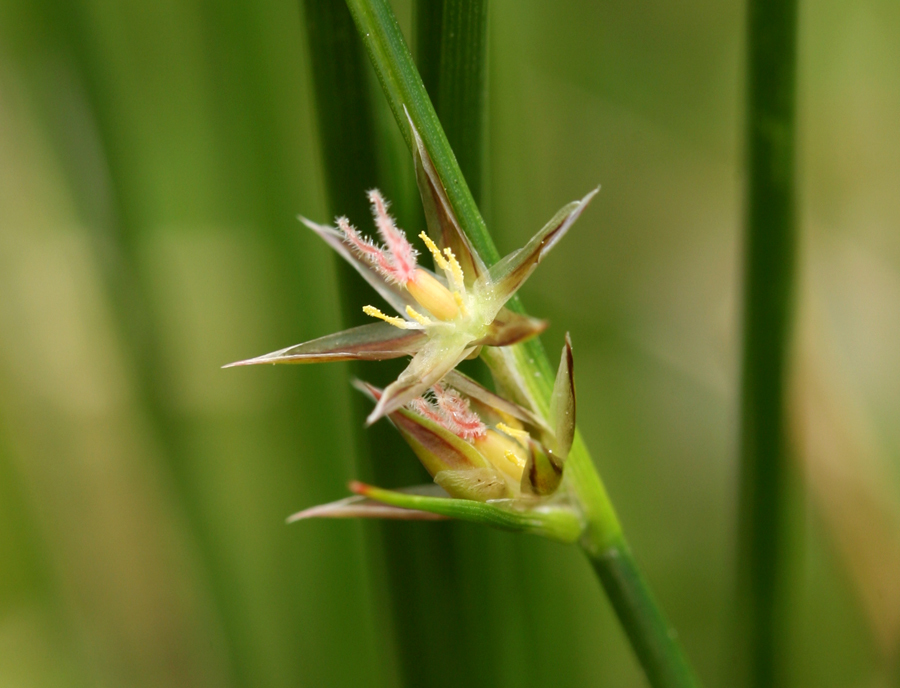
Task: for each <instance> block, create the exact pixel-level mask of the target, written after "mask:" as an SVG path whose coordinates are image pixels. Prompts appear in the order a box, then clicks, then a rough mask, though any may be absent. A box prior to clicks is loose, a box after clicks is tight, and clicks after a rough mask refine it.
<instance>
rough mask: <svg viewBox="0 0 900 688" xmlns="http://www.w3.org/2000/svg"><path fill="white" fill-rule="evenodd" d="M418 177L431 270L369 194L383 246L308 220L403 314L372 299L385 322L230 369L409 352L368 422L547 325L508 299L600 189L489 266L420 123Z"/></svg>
mask: <svg viewBox="0 0 900 688" xmlns="http://www.w3.org/2000/svg"><path fill="white" fill-rule="evenodd" d="M412 133H413V136H414V139H415V142H416V153H415V156H414V157H415V162H416V176H417V180H418V183H419V191H420V194H421V196H422V202H423V205H424V209H425V216H426V220H427V224H428V229H429V232H430V236H429V234H426V233H425V232H422V233H420V234H419V237H420V238H421V239H422V241H423V242H424V244H425V246H426V247H427V249H428V251H429V252H430V253H431V256H432V259H433V262H434V271H431V270H429V269H427V268H425V267H422V266H421V265H419V262H418V252H417V251H416V250H415V248H413V246H412V244H411V243H410V242H409V240H408V238H407V236H406V234H405V233H404V232H403V231H402V230H401V229H399V228H398V227H397V225H396V223H395V221H394V219H393V218H392V217H391V215H390V213H389V212H388V203H387V201H386V200H385V199H384V197H383V196H382V195H381V193H380V192H379V191H377V190H375V189H373V190H372V191H369V201H370V203H371V206H372V214H373V216H374V219H375V226H376V229H377V232H378V237H379V239H380V241H381V243H378V242H376V241H373V240H372V239H371V238H369V237H365V236H363V235H362V234H360V232H359V231H358V230H357V229H356V228H355V227H353V226H352V225H351V224H350V222H349V220H348V219H347V218H345V217H339V218H337V221H336V226H335V227H329V226H325V225H320V224H317V223H315V222H312V221H310V220H307V219H306V218H302V217H301V218H300V219H301V221H302V222H303V223H304V224H305V225H306V226H307V227H309V228H310V229H311V230H313V231H314V232H315V233H316V234H318V235H319V236H320V237H321V238H322V239H323V240H324V241H325V242H326V243H328V245H329V246H331V247H332V248H333V249H334V250H335V251H337V252H338V253H339V254H340V255H341V257H343V258H344V259H346V260H347V261H348V262H349V263H350V264H351V265H353V267H354V268H355V269H356V270H357V271H358V272H359V273H360V274H361V275H362V276H363V277H364V278H365V279H366V280H367V281H368V282H369V284H371V285H372V287H374V288H375V290H376V291H377V292H378V293H379V294H380V295H381V296H382V297H383V298H384V300H385V301H386V302H387V303H388V304H389V305H390V306H391V307H392V308H393V309H394V310H395V311H396V312H397V315H388V314H385V313H383V312H382V311H381V310H379V309H378V308H376V307H375V306H372V305H367V306H365V307H364V308H363V311H364V312H365V313H366V314H368V315H370V316H372V317H373V318H375V319H377V320H379V321H380V322H375V323H372V324H369V325H363V326H361V327H355V328H352V329H350V330H345V331H343V332H338V333H336V334H331V335H327V336H325V337H321V338H319V339H315V340H312V341H309V342H306V343H303V344H298V345H296V346H291V347H288V348H286V349H281V350H279V351H275V352H273V353H270V354H265V355H263V356H258V357H256V358H251V359H248V360H245V361H238V362H237V363H231V364H229V366H226V367H230V366H241V365H255V364H261V363H317V362H321V361H342V360H353V359H356V360H385V359H390V358H399V357H403V356H412V360H411V362H410V364H409V366H408V367H407V368H406V369H405V370H404V371H403V372H402V373H401V374H400V376H399V377H398V378H397V380H396V381H395V382H393V383H391V384H390V385H388V387H387V388H385V390H384V391H383V393H381V394H380V395H379V398H378V401H377V403H376V405H375V408H374V410H373V411H372V413H371V414H370V415H369V417H368V418H367V422H368V423H369V424H371V423H373V422H375V421H376V420H378V419H379V418H381V417H382V416H385V415H388V414H391V413H394V412H395V411H397V410H398V409H401V408H403V407H404V406H406V405H407V404H409V403H410V402H411V401H413V400H414V399H416V398H417V397H420V396H421V395H423V394H424V393H425V392H426V390H428V389H430V388H432V387H433V386H434V385H435V384H437V383H439V382H440V380H441V379H442V378H443V377H444V376H445V375H446V374H447V373H448V372H450V371H451V370H453V369H454V368H455V367H456V366H457V364H459V362H460V361H462V360H463V359H465V358H467V357H471V356H475V355H477V354H478V351H479V350H480V347H482V346H491V347H504V346H508V345H510V344H515V343H517V342H520V341H523V340H525V339H527V338H529V337H532V336H534V335H536V334H538V333H540V332H541V331H543V330H544V329H545V328H546V322H544V321H541V320H536V319H534V318H530V317H528V316H525V315H521V314H518V313H515V312H513V311H511V310H509V309H508V308H506V306H505V304H506V302H507V301H509V299H510V298H512V296H513V294H515V293H516V291H517V290H518V289H519V287H521V286H522V284H523V283H524V282H525V280H526V279H528V277H529V276H530V275H531V273H532V272H533V271H534V269H535V268H536V267H537V265H538V263H540V262H541V260H542V259H543V258H544V256H546V255H547V253H548V252H549V251H550V249H552V248H553V246H555V245H556V242H558V241H559V240H560V239H561V238H562V237H563V236H564V235H565V233H566V232H567V231H568V230H569V228H570V227H571V226H572V224H573V223H574V222H575V220H576V219H577V218H578V216H579V215H580V214H581V212H582V211H583V210H584V208H585V207H586V206H587V204H588V203H589V202H590V200H591V198H593V196H594V194H595V193H596V192H597V191H596V190H594V191H592V192H591V193H589V194H588V195H587V196H585V197H584V198H583V199H581V200H580V201H575V202H572V203H569V204H568V205H566V206H565V207H564V208H562V209H561V210H560V211H559V212H558V213H557V214H556V215H555V216H554V217H553V218H552V219H551V220H550V222H548V223H547V224H546V225H545V226H544V227H543V229H541V230H540V231H539V232H538V233H537V234H536V235H535V236H534V237H532V239H531V240H530V241H529V242H528V243H527V244H526V245H525V246H524V247H523V248H521V249H519V250H518V251H514V252H513V253H511V254H509V255H508V256H506V257H505V258H503V259H502V260H500V261H499V262H498V263H497V264H496V265H494V266H493V267H491V268H487V267H486V266H485V264H484V262H483V261H482V259H481V258H480V257H479V255H478V254H477V253H476V252H475V250H474V249H473V248H472V246H471V244H470V242H469V241H468V239H467V238H466V236H465V234H464V233H463V232H462V230H461V229H460V226H459V223H458V222H457V220H456V218H455V216H454V214H453V210H452V208H451V206H450V203H449V201H448V199H447V195H446V193H445V191H444V187H443V186H442V184H441V182H440V179H439V178H438V176H437V174H436V172H435V171H434V168H433V166H432V163H431V160H430V158H429V157H428V153H427V152H426V150H425V147H424V145H423V143H422V140H421V138H420V137H419V135H418V132H416V130H415V128H413V130H412Z"/></svg>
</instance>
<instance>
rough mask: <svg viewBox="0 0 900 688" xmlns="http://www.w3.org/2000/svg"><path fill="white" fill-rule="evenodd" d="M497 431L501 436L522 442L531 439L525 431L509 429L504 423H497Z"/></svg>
mask: <svg viewBox="0 0 900 688" xmlns="http://www.w3.org/2000/svg"><path fill="white" fill-rule="evenodd" d="M497 429H498V430H499V431H500V432H502V433H503V434H505V435H509V436H510V437H512V438H515V439H517V440H520V441H522V442H528V440H529V439H531V435H529V434H528V433H527V432H526V431H525V430H516V429H515V428H511V427H509V426H508V425H507V424H506V423H497Z"/></svg>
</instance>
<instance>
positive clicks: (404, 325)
mask: <svg viewBox="0 0 900 688" xmlns="http://www.w3.org/2000/svg"><path fill="white" fill-rule="evenodd" d="M363 313H365V314H366V315H370V316H372V317H373V318H378V319H379V320H384V321H385V322H386V323H390V324H391V325H393V326H394V327H399V328H400V329H401V330H411V329H413V328H414V326H413V324H412V323H410V322H407V321H406V320H404V319H403V318H400V317H398V316H396V315H385V314H384V313H382V312H381V311H380V310H378V309H377V308H375V306H363Z"/></svg>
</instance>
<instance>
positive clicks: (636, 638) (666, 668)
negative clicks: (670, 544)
mask: <svg viewBox="0 0 900 688" xmlns="http://www.w3.org/2000/svg"><path fill="white" fill-rule="evenodd" d="M590 560H591V564H592V565H593V567H594V570H595V571H596V572H597V576H598V577H599V578H600V582H601V583H602V584H603V589H604V590H606V594H607V595H608V596H609V600H610V602H611V603H612V605H613V607H614V608H615V610H616V614H618V616H619V620H620V621H621V623H622V627H623V628H624V629H625V633H626V634H627V635H628V639H629V640H630V641H631V645H632V647H633V648H634V651H635V653H636V654H637V655H638V658H639V659H640V661H641V665H642V666H643V667H644V670H645V671H646V672H647V678H648V679H649V680H650V684H651V685H653V686H658V687H662V686H665V687H667V688H669V687H671V688H678V687H679V686H696V685H699V683H698V681H697V677H696V676H695V675H694V673H693V670H692V669H691V667H690V665H689V664H688V662H687V659H686V657H685V656H684V653H683V652H682V651H681V648H680V647H679V646H678V644H677V643H676V642H675V638H674V632H673V630H672V629H671V627H670V626H669V625H668V622H667V621H666V619H665V618H664V617H663V615H662V612H661V611H660V609H659V605H658V604H657V603H656V600H655V599H654V597H653V593H652V592H651V591H650V588H649V586H648V585H647V581H646V580H645V579H644V576H643V575H642V574H641V571H640V569H639V568H638V565H637V562H636V561H635V559H634V555H632V553H631V548H630V547H629V546H628V543H627V542H626V541H625V539H624V538H620V539H619V540H618V541H616V542H615V543H613V544H612V545H611V546H610V547H608V548H607V549H606V550H604V551H602V552H599V553H597V554H591V555H590Z"/></svg>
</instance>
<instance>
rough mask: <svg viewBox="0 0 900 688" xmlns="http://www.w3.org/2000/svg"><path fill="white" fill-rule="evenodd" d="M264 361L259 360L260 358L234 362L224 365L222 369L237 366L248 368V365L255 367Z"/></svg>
mask: <svg viewBox="0 0 900 688" xmlns="http://www.w3.org/2000/svg"><path fill="white" fill-rule="evenodd" d="M264 362H265V361H263V360H261V357H259V356H258V357H256V358H247V359H244V360H243V361H235V362H234V363H226V364H225V365H223V366H222V369H225V368H237V367H239V366H248V365H256V364H257V363H264Z"/></svg>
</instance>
